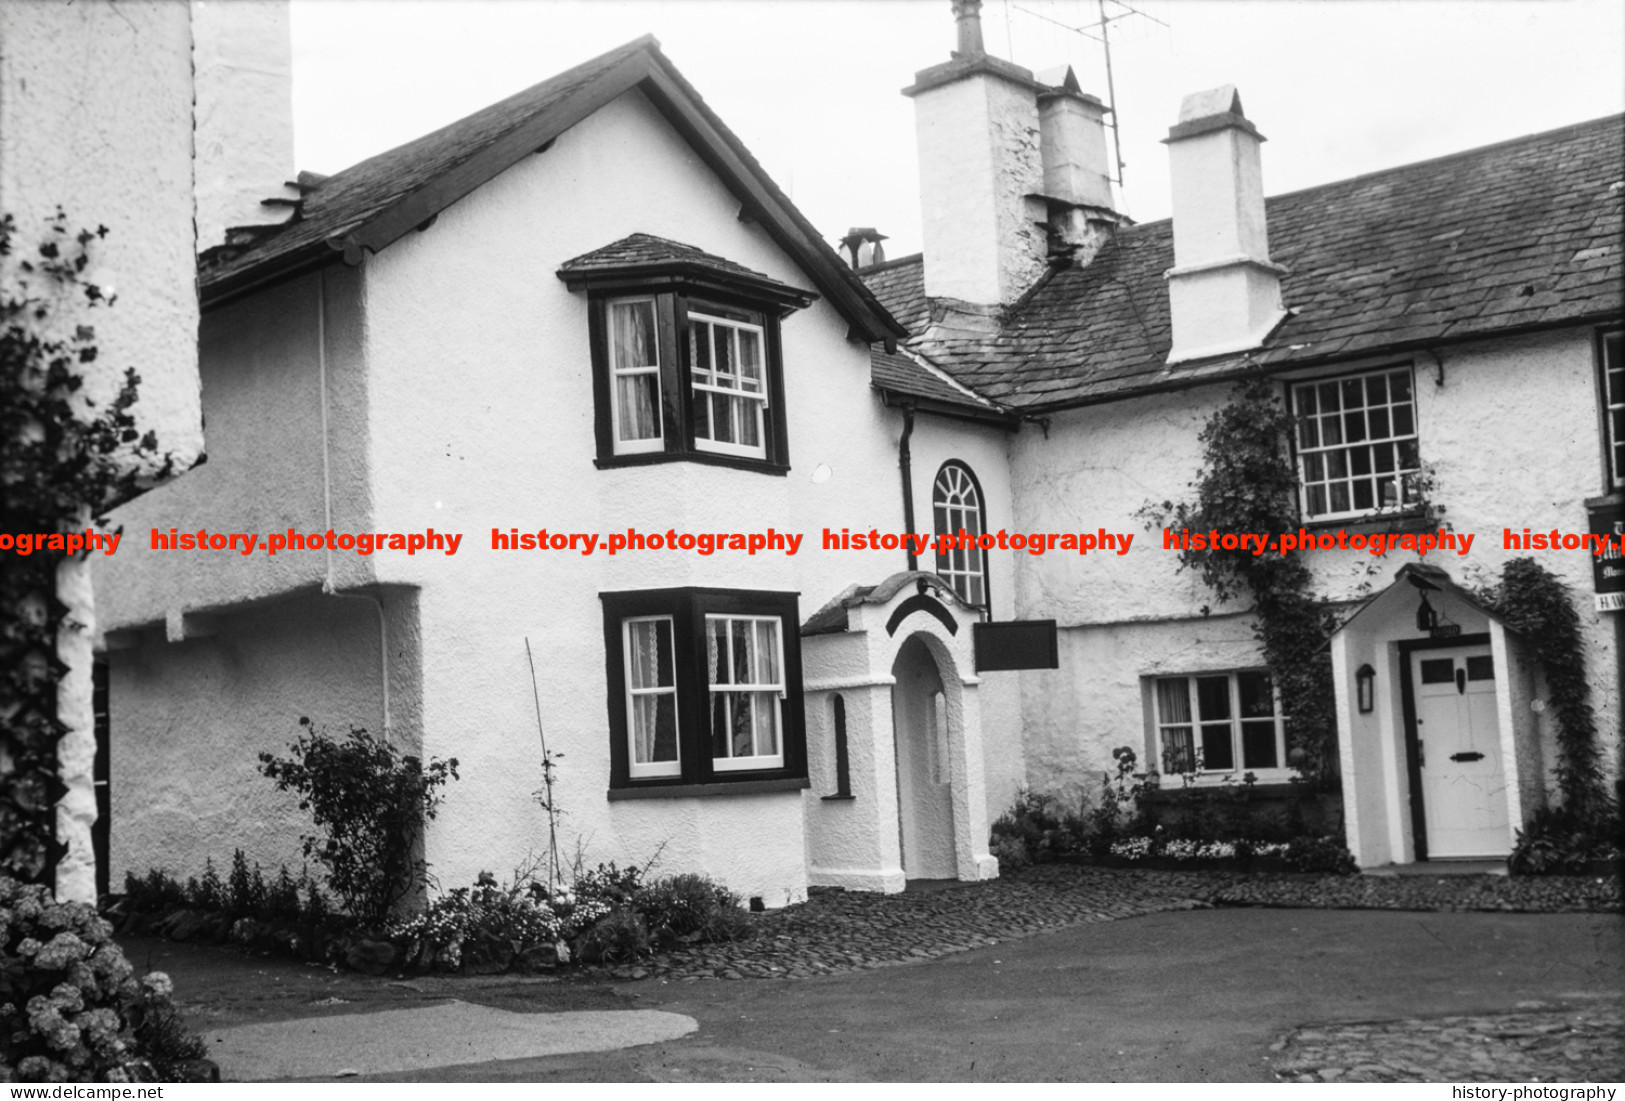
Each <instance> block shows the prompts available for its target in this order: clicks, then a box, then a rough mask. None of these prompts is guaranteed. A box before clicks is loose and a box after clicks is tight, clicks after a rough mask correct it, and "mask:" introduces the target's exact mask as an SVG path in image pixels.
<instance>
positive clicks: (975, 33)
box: [953, 0, 987, 57]
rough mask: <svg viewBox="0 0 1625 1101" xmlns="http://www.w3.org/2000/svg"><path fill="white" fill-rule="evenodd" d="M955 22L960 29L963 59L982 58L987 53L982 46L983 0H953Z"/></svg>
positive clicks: (960, 45) (959, 52) (960, 46)
mask: <svg viewBox="0 0 1625 1101" xmlns="http://www.w3.org/2000/svg"><path fill="white" fill-rule="evenodd" d="M953 5H954V22H955V24H956V25H957V26H958V29H959V49H958V50H957V51H956V52H957V53H958V54H959V56H961V57H980V56H982V54H984V53H986V52H987V51H986V50H985V49H984V48H983V46H982V0H953Z"/></svg>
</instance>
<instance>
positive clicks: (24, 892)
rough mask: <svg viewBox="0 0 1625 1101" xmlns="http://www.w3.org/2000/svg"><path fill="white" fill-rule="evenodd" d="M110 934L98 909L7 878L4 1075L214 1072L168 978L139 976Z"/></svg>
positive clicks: (0, 985)
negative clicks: (178, 1008)
mask: <svg viewBox="0 0 1625 1101" xmlns="http://www.w3.org/2000/svg"><path fill="white" fill-rule="evenodd" d="M112 933H113V928H112V926H111V925H109V924H108V923H107V922H106V921H104V920H102V919H101V918H100V917H98V916H97V914H96V911H95V910H94V909H93V908H92V907H90V906H87V905H84V904H82V903H74V902H57V901H56V900H55V898H54V897H53V896H52V894H51V892H50V891H49V890H47V889H46V888H44V887H42V886H38V885H31V884H22V883H18V882H17V881H15V880H13V879H9V878H6V877H4V876H0V1081H6V1082H158V1081H186V1080H196V1079H197V1078H199V1077H207V1076H209V1069H211V1066H210V1065H203V1066H200V1065H199V1063H200V1061H201V1060H202V1058H203V1055H204V1051H205V1049H204V1047H203V1044H202V1043H201V1041H199V1040H198V1039H197V1038H196V1037H195V1036H193V1035H192V1034H191V1033H189V1032H188V1031H187V1030H186V1029H185V1028H184V1027H183V1026H182V1025H181V1024H180V1022H179V1018H178V1014H177V1013H176V1010H175V1007H174V1004H173V1003H172V1002H171V1000H170V996H171V994H172V993H173V989H172V987H171V985H170V981H169V978H168V977H167V976H166V975H164V974H163V973H161V972H152V973H151V974H148V975H146V976H144V977H142V978H137V977H136V975H135V972H134V969H133V968H132V967H131V966H130V963H129V961H128V960H126V959H125V958H124V953H123V952H122V951H121V950H120V949H119V947H118V945H117V944H115V943H114V942H113V939H112Z"/></svg>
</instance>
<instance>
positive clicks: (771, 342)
mask: <svg viewBox="0 0 1625 1101" xmlns="http://www.w3.org/2000/svg"><path fill="white" fill-rule="evenodd" d="M558 274H559V277H560V278H561V279H563V280H564V281H565V283H566V284H567V285H568V286H569V287H570V289H571V290H586V291H587V292H588V304H589V315H588V316H589V322H588V324H589V336H590V342H591V348H592V358H593V380H594V382H593V386H594V392H595V399H596V406H597V419H596V433H597V438H598V458H597V463H598V465H599V466H601V467H603V466H625V465H632V464H637V463H649V462H671V461H690V462H709V463H720V464H725V465H730V466H741V467H747V468H751V469H757V470H763V471H767V472H771V473H781V474H782V473H784V472H785V471H786V470H788V468H789V454H790V452H789V441H788V439H787V434H786V431H787V430H786V424H787V418H786V416H785V408H784V365H783V362H782V352H781V347H780V340H779V321H780V319H781V318H782V317H783V316H784V315H785V314H787V313H789V312H790V311H791V310H793V309H797V308H800V307H803V306H806V305H808V304H810V303H811V302H812V301H813V298H814V297H815V296H813V295H812V294H810V293H809V292H806V291H799V290H796V289H795V288H793V287H789V286H786V285H785V284H783V283H780V282H778V281H777V280H774V279H771V278H769V277H768V276H765V275H760V274H758V273H756V272H753V271H750V270H749V269H747V268H744V267H741V266H740V265H738V264H734V263H733V262H731V261H728V260H725V259H723V258H721V257H719V256H712V255H710V254H709V253H705V252H702V251H700V250H699V249H697V248H694V247H692V246H690V245H683V244H679V243H678V242H676V241H667V240H664V239H662V238H659V237H651V236H649V235H648V234H641V233H640V234H633V235H632V236H631V237H627V238H624V239H623V240H620V241H617V242H615V243H614V244H612V245H608V246H606V247H604V248H602V249H598V250H596V251H594V252H590V253H587V254H586V255H584V256H578V257H576V258H575V259H573V260H570V261H567V262H566V263H565V264H564V266H563V267H561V268H560V269H559V273H558Z"/></svg>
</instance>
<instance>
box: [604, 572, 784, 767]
mask: <svg viewBox="0 0 1625 1101" xmlns="http://www.w3.org/2000/svg"><path fill="white" fill-rule="evenodd" d="M599 599H600V600H601V601H602V602H603V606H604V642H605V652H604V659H605V673H606V677H607V680H608V684H609V699H610V705H609V731H610V791H611V798H637V797H640V796H636V795H628V794H627V791H628V790H629V789H635V788H643V789H653V790H656V791H658V790H659V789H663V788H668V787H675V788H676V789H678V790H679V791H680V792H681V793H683V794H706V792H704V791H701V792H694V791H692V790H691V788H690V785H696V784H698V785H709V784H723V785H734V784H739V783H741V782H746V783H751V782H758V781H760V782H768V783H775V784H778V785H780V787H778V788H775V789H774V790H786V788H785V787H784V785H789V786H791V787H793V786H796V783H797V782H798V781H800V784H799V786H802V787H805V786H806V784H805V780H806V776H807V753H806V736H805V729H804V722H803V716H802V711H801V708H802V689H801V645H800V636H799V635H798V634H797V633H796V631H795V629H794V625H795V624H797V623H799V622H800V613H799V609H798V602H797V599H796V594H795V593H780V592H759V591H751V590H738V589H702V588H677V589H640V590H632V591H627V592H611V593H600V594H599Z"/></svg>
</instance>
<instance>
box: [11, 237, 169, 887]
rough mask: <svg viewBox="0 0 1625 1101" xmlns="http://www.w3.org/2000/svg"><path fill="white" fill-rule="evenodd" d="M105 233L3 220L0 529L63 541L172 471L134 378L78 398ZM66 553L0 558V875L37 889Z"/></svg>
mask: <svg viewBox="0 0 1625 1101" xmlns="http://www.w3.org/2000/svg"><path fill="white" fill-rule="evenodd" d="M106 234H107V227H106V226H98V227H97V228H96V229H95V230H77V231H75V230H73V229H72V228H70V223H69V221H68V218H67V216H66V215H65V214H64V213H63V212H62V211H61V210H60V209H59V210H58V211H57V213H56V215H55V217H53V218H52V219H51V220H50V221H49V222H48V223H47V225H46V229H45V233H44V238H45V239H44V240H43V241H41V242H40V243H39V244H38V245H36V246H34V247H33V248H32V249H31V250H22V249H21V247H20V246H19V245H18V243H17V236H18V234H17V229H16V223H15V220H14V219H13V218H12V216H11V215H9V214H5V215H0V530H3V531H6V532H9V533H12V534H20V533H24V532H28V533H44V534H58V533H66V532H67V531H69V530H71V529H73V528H76V527H79V526H81V525H83V524H84V522H85V520H86V519H87V518H90V519H94V520H95V521H96V522H97V523H105V522H106V517H105V515H104V513H105V512H106V510H107V509H108V508H110V507H112V505H113V504H115V503H117V502H118V501H120V500H122V499H124V498H127V497H129V496H131V495H132V494H133V493H135V492H136V490H137V488H138V486H139V485H141V484H143V483H144V482H145V481H146V480H148V479H152V478H161V477H163V476H165V475H167V474H168V473H169V462H168V460H167V459H166V458H163V457H160V456H159V454H158V441H157V439H156V437H155V436H154V435H153V434H152V433H150V432H149V433H146V434H145V435H142V434H141V433H140V432H139V431H138V430H137V428H136V423H135V418H134V416H133V415H132V413H131V409H132V407H133V406H134V405H135V403H136V396H137V387H138V386H139V384H140V381H141V380H140V377H139V376H138V375H137V374H136V373H135V371H134V370H126V371H125V372H124V375H123V381H122V385H121V386H120V388H119V390H118V392H117V393H116V394H115V395H114V396H113V397H112V399H111V400H110V401H107V402H105V403H103V404H100V405H98V404H97V403H95V402H94V401H92V400H91V398H90V397H89V396H87V394H86V392H85V379H84V375H83V373H82V372H83V370H84V369H85V367H86V366H87V365H88V364H91V363H94V362H95V361H96V359H97V355H98V350H97V345H96V332H95V329H94V327H92V326H91V325H90V324H88V323H86V321H85V318H86V317H87V316H88V315H90V314H91V313H92V311H94V310H98V309H103V308H106V307H108V306H111V305H112V303H113V299H112V298H111V297H109V296H107V295H105V294H104V293H103V292H102V289H101V288H100V287H99V286H97V285H96V284H95V283H94V282H92V281H90V279H89V278H87V274H86V273H87V270H88V269H89V267H90V261H91V247H92V246H93V245H94V244H95V242H96V241H98V240H99V239H100V238H102V237H104V236H106ZM62 558H63V555H62V553H61V552H51V551H45V550H36V551H34V552H33V553H32V554H27V555H24V554H19V553H16V552H6V553H4V554H0V761H3V762H5V768H4V769H3V770H0V873H3V874H8V875H11V876H14V877H15V878H17V879H18V880H20V881H23V882H33V883H38V882H44V881H45V880H47V879H48V878H49V876H50V875H51V870H52V868H53V867H54V866H55V863H56V861H57V860H59V859H60V858H61V856H62V855H63V853H64V851H65V850H64V848H63V847H62V845H61V843H60V842H59V841H58V840H57V839H56V836H55V817H56V815H55V807H56V803H57V801H58V800H59V799H61V797H62V795H63V794H64V792H65V789H64V787H63V785H62V782H61V780H60V778H59V777H58V775H57V758H56V751H57V743H58V742H59V741H60V740H61V738H62V735H63V733H64V732H65V728H64V727H63V725H62V723H61V722H60V721H59V720H58V719H57V715H56V693H57V684H58V682H59V681H61V679H62V677H63V676H64V675H65V674H66V673H67V668H66V667H65V666H64V665H63V664H62V663H61V662H60V661H59V660H58V659H57V656H56V640H57V637H58V632H59V631H60V630H61V629H62V628H63V626H64V616H65V613H66V609H65V608H64V607H63V605H62V604H61V603H60V602H59V601H58V600H57V598H56V567H57V566H58V564H59V563H60V562H61V561H62Z"/></svg>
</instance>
